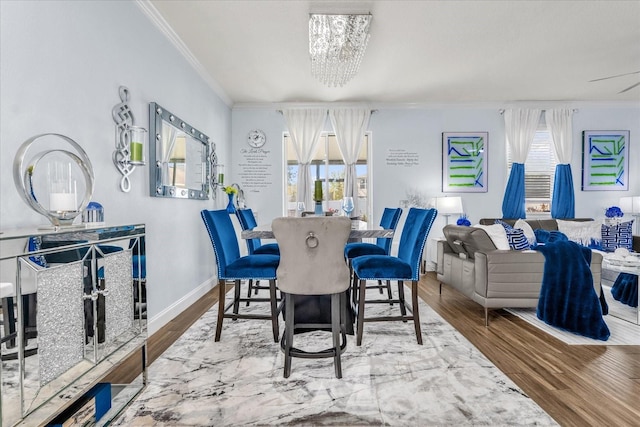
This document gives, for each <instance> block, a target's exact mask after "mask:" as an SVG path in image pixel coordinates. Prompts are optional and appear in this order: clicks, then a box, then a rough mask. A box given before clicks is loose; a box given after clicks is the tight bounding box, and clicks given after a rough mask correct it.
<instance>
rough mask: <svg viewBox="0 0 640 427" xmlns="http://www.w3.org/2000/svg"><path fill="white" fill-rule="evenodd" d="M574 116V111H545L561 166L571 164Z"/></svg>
mask: <svg viewBox="0 0 640 427" xmlns="http://www.w3.org/2000/svg"><path fill="white" fill-rule="evenodd" d="M572 115H573V111H572V110H569V109H564V108H563V109H555V110H546V111H545V120H546V122H547V127H548V128H549V132H550V133H551V138H553V146H554V147H555V150H556V156H557V157H558V163H559V164H569V163H571V152H572V151H573V135H572V133H573V130H572Z"/></svg>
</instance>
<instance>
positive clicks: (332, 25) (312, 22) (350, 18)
mask: <svg viewBox="0 0 640 427" xmlns="http://www.w3.org/2000/svg"><path fill="white" fill-rule="evenodd" d="M371 17H372V16H371V14H366V15H363V14H359V15H320V14H311V15H310V17H309V54H310V55H311V73H312V74H313V76H314V77H315V78H317V79H318V80H320V81H321V82H322V83H324V84H326V85H327V86H333V87H336V86H343V85H344V84H345V83H347V82H348V81H349V80H351V78H352V77H353V76H355V74H356V73H357V72H358V68H360V61H362V56H363V55H364V51H365V49H366V48H367V43H368V42H369V25H370V24H371Z"/></svg>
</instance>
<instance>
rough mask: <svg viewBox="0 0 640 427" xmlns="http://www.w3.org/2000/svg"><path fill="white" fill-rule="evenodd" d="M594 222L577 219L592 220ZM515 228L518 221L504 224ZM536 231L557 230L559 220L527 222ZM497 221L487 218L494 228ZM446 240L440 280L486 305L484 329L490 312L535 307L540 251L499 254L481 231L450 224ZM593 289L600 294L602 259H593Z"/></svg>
mask: <svg viewBox="0 0 640 427" xmlns="http://www.w3.org/2000/svg"><path fill="white" fill-rule="evenodd" d="M587 220H589V218H580V219H575V221H587ZM504 221H505V222H507V223H510V224H511V225H513V224H514V223H515V220H504ZM527 222H528V223H529V224H530V225H531V228H533V229H534V230H535V229H537V228H542V229H545V230H557V229H558V225H557V223H556V221H555V220H554V219H543V220H527ZM494 223H495V219H482V220H480V224H482V225H491V224H494ZM443 233H444V239H443V240H439V241H438V261H437V262H438V264H437V267H436V274H437V278H438V280H439V281H440V292H442V285H443V284H445V285H448V286H451V287H453V288H455V289H457V290H458V291H459V292H461V293H462V294H464V295H466V296H468V297H469V298H471V299H472V300H474V301H475V302H477V303H478V304H480V305H481V306H483V307H484V312H485V325H487V326H488V325H489V309H493V308H506V307H513V308H517V307H536V306H537V305H538V296H539V293H540V288H541V285H542V275H543V271H544V261H545V259H544V256H543V255H542V254H541V253H539V252H535V251H514V250H498V249H496V246H495V245H494V244H493V241H492V240H491V238H490V237H489V235H488V234H487V233H486V232H485V231H484V230H483V229H481V228H476V227H463V226H458V225H447V226H445V227H444V228H443ZM591 272H592V274H593V285H594V288H595V290H596V293H597V295H600V278H601V274H602V255H601V254H599V253H597V252H593V253H592V257H591Z"/></svg>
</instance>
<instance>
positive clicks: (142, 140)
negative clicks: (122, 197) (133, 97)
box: [111, 86, 147, 193]
mask: <svg viewBox="0 0 640 427" xmlns="http://www.w3.org/2000/svg"><path fill="white" fill-rule="evenodd" d="M120 100H121V101H122V102H120V103H119V104H116V106H115V107H113V109H112V110H111V114H112V116H113V120H114V121H115V122H116V150H115V151H114V152H113V164H114V165H115V166H116V168H117V169H118V171H119V172H120V173H121V174H122V179H121V180H120V189H121V190H122V191H124V192H125V193H128V192H129V191H130V190H131V180H130V179H129V175H131V173H132V172H133V171H134V169H135V168H136V166H143V165H145V164H146V161H145V155H144V153H145V152H146V145H147V130H146V129H145V128H142V127H138V126H134V125H133V122H134V119H133V112H132V111H131V109H130V108H129V105H128V104H127V103H128V102H129V89H127V88H126V87H125V86H120Z"/></svg>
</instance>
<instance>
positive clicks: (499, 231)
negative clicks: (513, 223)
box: [474, 224, 511, 251]
mask: <svg viewBox="0 0 640 427" xmlns="http://www.w3.org/2000/svg"><path fill="white" fill-rule="evenodd" d="M474 227H477V228H482V229H483V230H484V231H485V232H486V233H487V234H488V235H489V237H490V238H491V241H492V242H493V244H494V245H496V249H503V250H507V251H508V250H509V249H511V247H510V246H509V240H508V239H507V231H506V230H505V229H504V227H503V226H502V225H500V224H492V225H480V224H476V225H474Z"/></svg>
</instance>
